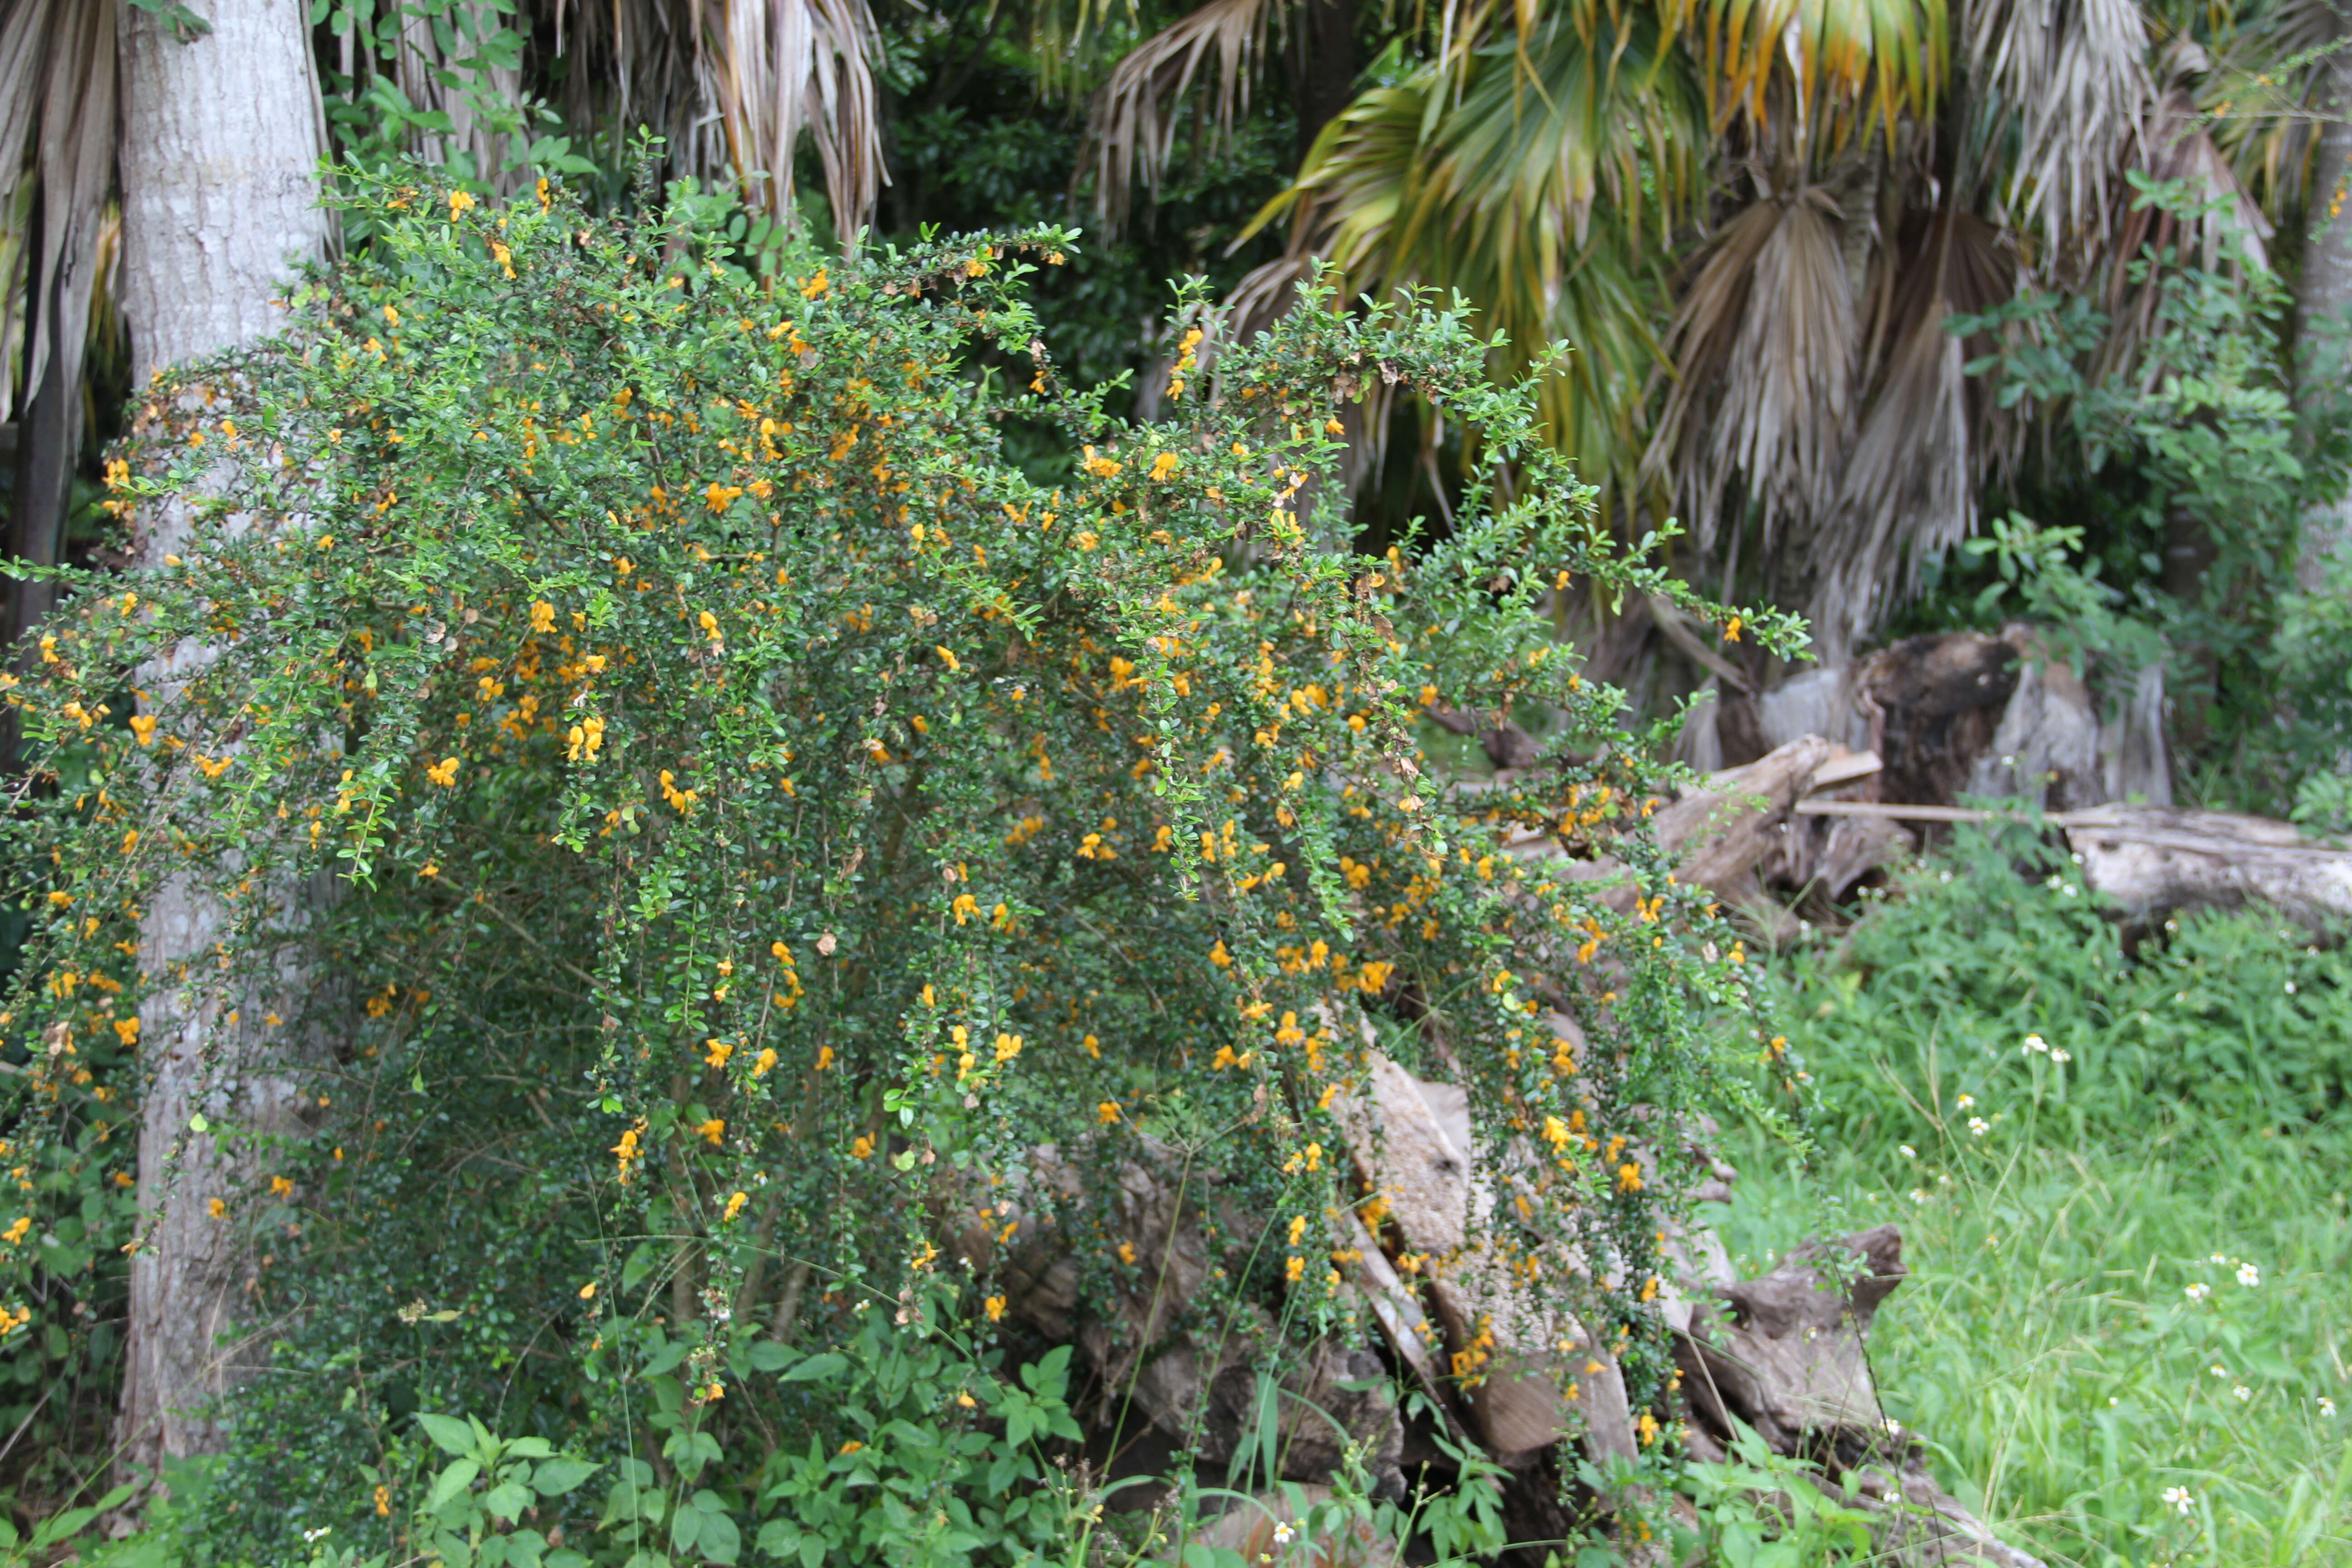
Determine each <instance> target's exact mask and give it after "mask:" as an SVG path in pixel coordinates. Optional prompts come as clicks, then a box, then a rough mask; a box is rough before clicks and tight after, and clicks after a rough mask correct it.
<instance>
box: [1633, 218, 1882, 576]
mask: <svg viewBox="0 0 2352 1568" xmlns="http://www.w3.org/2000/svg"><path fill="white" fill-rule="evenodd" d="M1843 223H1844V217H1843V214H1841V213H1840V212H1839V211H1838V208H1837V206H1836V204H1835V203H1833V202H1832V201H1831V200H1830V199H1829V197H1828V195H1827V194H1826V193H1824V192H1822V191H1821V190H1819V189H1817V188H1811V187H1809V188H1806V189H1803V190H1800V191H1798V192H1796V193H1795V194H1793V195H1790V196H1787V197H1780V198H1769V199H1767V200H1764V201H1760V202H1758V203H1757V204H1755V205H1752V206H1750V207H1748V209H1747V210H1745V211H1744V212H1741V213H1740V214H1739V215H1738V216H1736V217H1734V218H1733V219H1732V220H1731V221H1730V222H1729V223H1727V224H1726V225H1724V226H1722V227H1721V228H1719V229H1718V230H1717V231H1716V233H1715V235H1714V236H1713V237H1712V238H1711V239H1710V240H1709V242H1708V247H1707V249H1706V251H1705V252H1703V253H1702V257H1701V259H1700V261H1699V262H1698V264H1697V266H1696V268H1695V269H1694V275H1693V277H1692V279H1691V281H1690V284H1689V286H1688V287H1687V289H1685V292H1684V294H1683V300H1682V304H1681V307H1680V309H1679V310H1677V311H1676V313H1675V323H1674V328H1673V333H1672V340H1671V342H1672V348H1673V351H1674V355H1675V379H1674V384H1673V385H1672V387H1671V388H1670V389H1669V391H1668V393H1667V395H1666V399H1665V405H1664V409H1663V411H1662V412H1661V414H1660V416H1659V420H1658V427H1657V433H1656V436H1655V437H1654V440H1653V442H1652V445H1651V447H1650V450H1649V453H1648V454H1647V456H1646V458H1645V459H1644V467H1645V469H1646V470H1647V471H1648V472H1650V473H1651V474H1653V475H1654V476H1655V477H1657V478H1658V479H1660V480H1661V481H1665V480H1667V479H1669V478H1671V479H1672V480H1673V481H1674V489H1675V497H1676V500H1677V501H1678V502H1679V504H1680V505H1681V507H1682V509H1683V512H1684V515H1685V517H1688V518H1693V519H1696V523H1697V529H1698V537H1699V542H1700V544H1701V547H1702V548H1705V547H1706V546H1707V545H1709V544H1711V543H1712V542H1713V539H1714V533H1715V524H1716V521H1717V518H1718V517H1719V516H1720V515H1721V512H1722V498H1723V495H1724V493H1725V491H1726V489H1727V487H1730V486H1731V485H1732V484H1733V482H1734V480H1735V479H1744V480H1745V483H1744V484H1743V485H1741V486H1740V487H1739V489H1740V491H1741V493H1742V496H1743V500H1745V501H1750V502H1753V503H1754V504H1756V505H1757V506H1758V507H1759V508H1760V510H1761V519H1760V522H1761V526H1762V529H1763V532H1764V539H1765V542H1766V545H1767V547H1768V548H1769V546H1770V544H1771V543H1772V542H1774V541H1775V540H1776V539H1777V537H1778V533H1779V524H1780V520H1781V519H1782V518H1783V517H1784V516H1789V515H1794V516H1797V517H1801V518H1802V517H1815V516H1820V515H1822V514H1825V513H1826V512H1828V511H1829V510H1830V509H1831V507H1832V504H1833V503H1834V501H1835V500H1836V498H1837V493H1838V487H1839V479H1840V469H1841V468H1842V461H1843V458H1844V456H1845V448H1846V445H1847V442H1848V439H1849V438H1850V437H1851V434H1852V424H1853V387H1852V382H1853V363H1854V359H1855V357H1856V352H1857V331H1856V329H1857V317H1858V315H1859V313H1860V312H1859V310H1857V307H1856V302H1855V300H1854V299H1853V285H1852V283H1851V281H1850V280H1849V278H1848V276H1847V269H1846V259H1845V247H1844V244H1843V240H1844V235H1843V232H1842V230H1843ZM1741 510H1743V512H1744V511H1745V510H1747V509H1746V507H1745V506H1744V505H1743V507H1742V509H1741Z"/></svg>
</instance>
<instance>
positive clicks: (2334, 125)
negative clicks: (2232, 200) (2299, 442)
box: [2295, 8, 2352, 591]
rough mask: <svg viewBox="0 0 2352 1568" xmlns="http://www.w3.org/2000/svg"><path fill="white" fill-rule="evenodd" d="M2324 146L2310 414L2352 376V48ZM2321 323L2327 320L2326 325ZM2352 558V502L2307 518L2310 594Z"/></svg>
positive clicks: (2308, 374) (2341, 31) (2303, 562)
mask: <svg viewBox="0 0 2352 1568" xmlns="http://www.w3.org/2000/svg"><path fill="white" fill-rule="evenodd" d="M2326 14H2328V15H2331V16H2334V18H2335V23H2334V27H2335V32H2336V41H2337V42H2338V43H2341V42H2343V41H2344V40H2346V39H2347V38H2352V15H2347V13H2345V12H2344V11H2343V10H2342V9H2340V8H2334V9H2331V10H2330V11H2329V12H2328V13H2326ZM2319 71H2320V89H2319V93H2318V99H2317V104H2316V107H2317V108H2318V110H2319V111H2320V113H2321V114H2322V115H2324V116H2325V117H2326V118H2325V119H2324V120H2323V121H2321V124H2320V132H2319V147H2318V151H2317V154H2316V155H2315V157H2314V158H2313V160H2312V170H2311V192H2310V197H2309V201H2308V204H2307V205H2308V207H2309V211H2310V217H2309V220H2308V222H2309V227H2308V230H2307V231H2306V236H2305V241H2304V259H2303V277H2302V280H2301V283H2300V285H2299V286H2298V288H2297V289H2296V300H2295V303H2296V307H2297V314H2298V316H2299V317H2300V336H2301V338H2302V342H2303V346H2304V350H2305V355H2304V363H2303V367H2302V368H2303V375H2304V383H2303V385H2304V399H2303V402H2304V414H2305V417H2306V418H2310V417H2315V416H2326V415H2327V414H2329V413H2332V412H2333V410H2334V409H2335V407H2336V405H2337V403H2338V401H2339V400H2340V399H2341V398H2342V397H2343V395H2344V388H2345V385H2346V376H2347V373H2352V338H2347V332H2352V320H2347V310H2352V49H2345V48H2338V49H2337V50H2336V52H2335V53H2333V54H2330V55H2328V56H2326V58H2323V59H2321V61H2320V62H2319ZM2321 323H2327V324H2326V325H2321ZM2347 557H2352V497H2347V498H2346V499H2345V500H2339V501H2337V502H2336V503H2335V504H2334V505H2332V506H2327V507H2322V508H2317V509H2315V510H2314V511H2313V512H2312V514H2311V515H2310V516H2309V517H2307V518H2305V520H2304V540H2303V552H2302V557H2301V559H2300V560H2299V561H2298V562H2297V563H2296V576H2297V578H2298V579H2299V580H2300V582H2301V583H2302V584H2303V586H2304V587H2305V588H2306V589H2309V590H2313V591H2316V590H2317V589H2319V588H2320V587H2322V586H2323V585H2324V584H2325V583H2326V575H2327V566H2328V564H2329V563H2330V562H2332V561H2339V560H2344V559H2346V558H2347Z"/></svg>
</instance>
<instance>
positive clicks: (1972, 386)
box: [1781, 206, 2021, 663]
mask: <svg viewBox="0 0 2352 1568" xmlns="http://www.w3.org/2000/svg"><path fill="white" fill-rule="evenodd" d="M1880 265H1881V266H1882V267H1883V268H1886V269H1887V274H1886V275H1887V277H1888V278H1889V279H1891V284H1892V286H1891V287H1889V288H1887V289H1885V290H1884V291H1883V292H1882V295H1881V298H1882V300H1883V301H1884V303H1883V305H1882V306H1881V315H1882V319H1880V320H1878V321H1873V322H1872V323H1871V325H1870V328H1869V330H1868V333H1867V336H1868V338H1869V339H1870V340H1871V341H1874V342H1885V343H1886V344H1887V345H1889V346H1888V349H1887V353H1886V356H1885V361H1884V362H1883V363H1880V364H1877V365H1875V366H1873V367H1870V370H1869V373H1868V382H1867V384H1866V387H1865V389H1864V390H1865V394H1866V401H1865V402H1864V405H1863V407H1862V409H1861V413H1860V419H1859V424H1858V426H1857V427H1856V429H1855V431H1854V437H1853V445H1852V447H1851V448H1850V450H1849V451H1848V453H1847V456H1846V458H1845V468H1844V473H1843V477H1842V479H1841V480H1840V483H1839V486H1838V491H1837V495H1836V498H1835V500H1834V503H1833V504H1832V506H1831V507H1830V508H1829V509H1828V510H1825V511H1823V512H1821V513H1817V514H1815V516H1814V517H1813V518H1812V519H1811V520H1809V522H1808V525H1807V526H1806V527H1804V528H1802V529H1792V530H1791V531H1790V534H1789V552H1788V553H1789V557H1790V563H1792V564H1795V565H1798V566H1801V568H1803V570H1802V572H1801V573H1791V572H1783V573H1782V574H1781V575H1782V577H1783V579H1784V583H1785V584H1787V585H1790V586H1794V585H1796V584H1798V583H1799V582H1800V581H1802V582H1806V583H1809V584H1810V587H1811V592H1810V595H1808V603H1807V605H1806V613H1807V615H1808V616H1810V617H1811V620H1812V623H1813V639H1814V651H1815V652H1816V653H1817V654H1818V655H1819V656H1820V657H1821V658H1822V661H1823V662H1824V663H1831V662H1837V661H1839V660H1842V659H1843V658H1846V657H1847V656H1848V655H1850V654H1851V653H1852V651H1853V647H1854V646H1855V645H1856V644H1857V643H1858V642H1860V641H1861V640H1862V639H1863V638H1864V637H1867V636H1868V635H1869V633H1870V631H1871V629H1872V628H1873V627H1874V626H1876V625H1877V624H1878V623H1879V621H1880V620H1881V619H1882V618H1883V616H1884V615H1885V612H1886V611H1887V610H1888V609H1890V608H1891V607H1893V606H1894V605H1897V604H1899V603H1901V602H1902V601H1903V600H1904V599H1906V598H1907V597H1909V596H1910V595H1912V594H1913V593H1915V592H1916V590H1917V587H1918V583H1919V574H1920V570H1921V568H1922V567H1923V566H1925V565H1926V563H1927V562H1929V561H1930V560H1933V559H1936V558H1937V557H1938V556H1940V555H1942V554H1943V553H1944V552H1947V551H1948V550H1950V549H1951V547H1952V546H1953V545H1955V544H1957V543H1958V542H1960V540H1962V539H1963V538H1965V537H1967V535H1968V534H1969V531H1971V530H1972V529H1973V527H1974V526H1975V521H1976V485H1977V481H1978V479H1979V473H1980V471H1981V470H1980V468H1979V464H1980V463H1981V462H1982V461H1983V460H1984V459H1985V457H1986V454H1987V447H1986V445H1985V443H1986V441H1987V431H1986V428H1985V426H1988V425H1989V424H1990V423H1991V421H1990V418H1989V415H1990V409H1989V407H1988V405H1989V403H1990V399H1989V398H1987V396H1986V390H1987V389H1986V388H1985V387H1984V386H1983V385H1982V384H1981V383H1979V382H1974V381H1971V380H1970V378H1969V376H1968V374H1967V373H1966V365H1967V361H1968V358H1969V354H1970V353H1972V352H1976V351H1977V350H1978V349H1979V348H1980V347H1981V346H1982V345H1975V344H1969V343H1964V342H1962V341H1961V339H1960V338H1958V336H1956V335H1954V334H1953V333H1952V332H1951V331H1950V330H1949V328H1948V322H1949V321H1950V320H1951V318H1952V317H1953V316H1955V315H1972V314H1976V313H1978V312H1980V311H1982V310H1986V309H1988V308H1989V307H1990V306H1991V305H1992V304H1994V303H1996V302H1997V301H2000V300H2007V299H2009V298H2011V296H2012V295H2014V294H2015V292H2016V290H2017V288H2018V285H2019V282H2020V280H2021V271H2020V268H2019V266H2018V263H2017V259H2016V257H2015V255H2014V253H2013V250H2012V248H2011V244H2010V242H2009V240H2008V239H2007V238H2006V237H2004V236H2003V235H2002V233H2001V232H2000V231H1999V230H1997V229H1995V228H1994V227H1993V226H1991V225H1990V224H1988V223H1986V222H1984V221H1983V220H1982V219H1979V218H1977V217H1975V216H1972V215H1969V214H1967V213H1963V212H1959V211H1957V210H1954V209H1953V208H1951V207H1948V206H1947V207H1945V208H1942V209H1940V210H1937V211H1935V212H1931V213H1920V214H1915V215H1913V216H1912V217H1911V218H1910V220H1909V221H1908V222H1906V224H1905V225H1904V226H1903V229H1902V232H1900V233H1898V234H1896V235H1895V236H1894V237H1893V243H1891V244H1890V245H1889V246H1888V247H1886V249H1885V252H1884V253H1883V256H1882V259H1881V263H1880Z"/></svg>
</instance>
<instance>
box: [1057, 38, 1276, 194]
mask: <svg viewBox="0 0 2352 1568" xmlns="http://www.w3.org/2000/svg"><path fill="white" fill-rule="evenodd" d="M1289 4H1290V0H1209V3H1208V4H1207V5H1203V6H1202V7H1201V8H1200V9H1199V10H1197V11H1194V12H1192V13H1191V14H1190V15H1188V16H1183V17H1181V18H1179V19H1178V20H1177V21H1175V22H1172V23H1171V24H1170V25H1169V26H1165V27H1163V28H1161V29H1160V31H1159V32H1157V33H1154V34H1152V35H1151V37H1148V38H1146V39H1144V40H1143V42H1142V43H1140V44H1138V45H1137V46H1136V47H1134V48H1133V49H1131V50H1129V52H1128V54H1127V56H1126V58H1123V59H1121V60H1120V61H1119V62H1118V68H1117V69H1115V70H1113V71H1112V72H1111V76H1110V80H1109V81H1108V82H1107V83H1106V84H1104V87H1103V89H1102V90H1101V91H1100V92H1098V93H1097V94H1096V95H1095V100H1094V103H1093V105H1092V106H1091V107H1090V109H1089V110H1088V112H1087V145H1086V150H1085V153H1084V154H1083V155H1082V159H1081V163H1082V165H1083V164H1091V165H1092V167H1093V174H1094V188H1095V210H1096V212H1097V213H1098V214H1100V215H1101V216H1102V218H1103V219H1104V221H1105V222H1106V223H1107V224H1110V225H1114V226H1115V225H1117V224H1118V223H1119V222H1120V221H1122V220H1123V219H1124V218H1125V216H1127V212H1128V209H1129V206H1130V205H1132V203H1133V201H1134V197H1135V190H1136V186H1137V184H1138V181H1139V180H1140V183H1141V184H1142V187H1143V189H1144V190H1145V192H1146V193H1147V194H1149V195H1151V196H1154V197H1156V196H1157V195H1158V194H1159V190H1160V174H1162V172H1163V171H1165V170H1166V168H1167V167H1168V163H1169V160H1170V157H1171V154H1172V153H1173V152H1174V150H1175V145H1176V132H1177V129H1178V127H1179V126H1180V125H1181V124H1183V123H1184V122H1185V121H1186V118H1187V116H1186V106H1187V104H1188V103H1189V102H1190V100H1191V99H1192V94H1193V92H1194V89H1196V88H1202V89H1208V92H1207V100H1208V101H1207V102H1206V103H1205V104H1201V105H1194V106H1192V107H1193V112H1195V113H1198V114H1201V115H1202V116H1204V117H1205V120H1206V126H1207V130H1208V132H1209V136H1210V139H1211V141H1212V142H1224V141H1227V140H1230V139H1231V137H1232V135H1233V133H1234V125H1235V123H1236V122H1237V121H1239V120H1240V118H1241V117H1242V116H1244V115H1245V114H1247V113H1248V112H1249V105H1250V89H1251V85H1252V83H1253V82H1254V80H1255V78H1256V76H1257V73H1258V71H1259V70H1260V69H1261V68H1262V67H1263V64H1264V61H1265V58H1266V55H1267V43H1268V39H1269V37H1270V36H1271V35H1273V34H1274V33H1275V32H1276V30H1277V29H1278V28H1280V27H1281V26H1285V25H1286V20H1287V7H1288V5H1289Z"/></svg>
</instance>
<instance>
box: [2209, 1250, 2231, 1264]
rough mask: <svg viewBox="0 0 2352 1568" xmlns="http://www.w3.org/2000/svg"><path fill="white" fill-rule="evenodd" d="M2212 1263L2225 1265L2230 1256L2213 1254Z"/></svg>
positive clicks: (2224, 1253)
mask: <svg viewBox="0 0 2352 1568" xmlns="http://www.w3.org/2000/svg"><path fill="white" fill-rule="evenodd" d="M2213 1261H2214V1262H2216V1263H2227V1262H2229V1261H2230V1255H2229V1254H2228V1253H2226V1252H2217V1253H2215V1254H2213Z"/></svg>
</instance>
